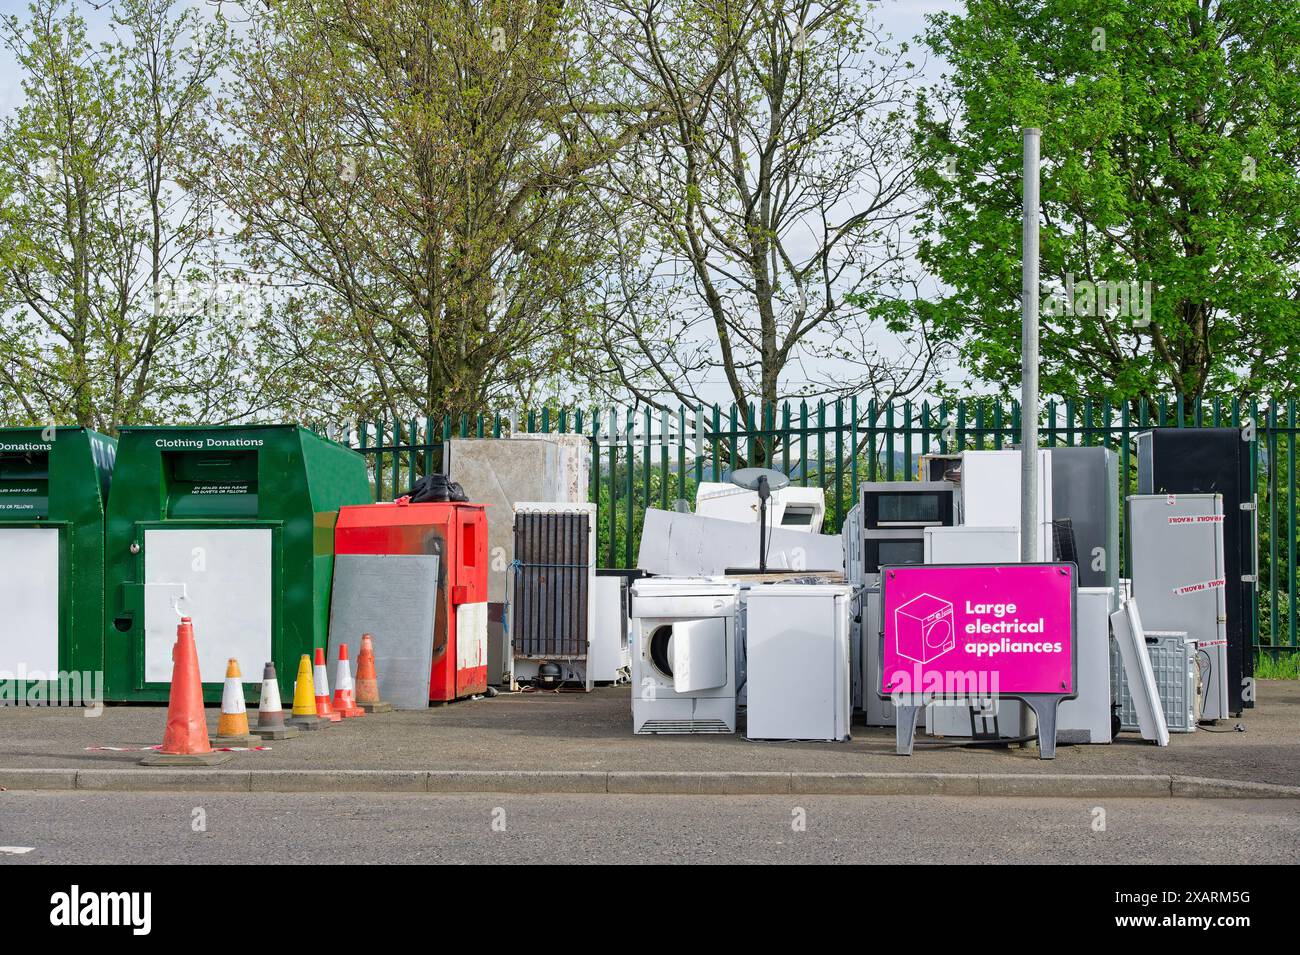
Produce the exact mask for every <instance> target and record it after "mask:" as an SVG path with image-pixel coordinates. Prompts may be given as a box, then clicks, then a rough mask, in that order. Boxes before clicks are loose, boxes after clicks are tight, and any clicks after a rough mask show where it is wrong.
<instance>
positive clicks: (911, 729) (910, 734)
mask: <svg viewBox="0 0 1300 955" xmlns="http://www.w3.org/2000/svg"><path fill="white" fill-rule="evenodd" d="M920 712H921V707H919V706H912V705H910V704H900V705H899V706H895V707H894V752H896V753H897V754H898V755H899V756H911V755H912V743H913V741H914V740H915V739H916V717H917V714H918V713H920Z"/></svg>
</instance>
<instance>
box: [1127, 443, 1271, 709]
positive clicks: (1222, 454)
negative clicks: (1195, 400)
mask: <svg viewBox="0 0 1300 955" xmlns="http://www.w3.org/2000/svg"><path fill="white" fill-rule="evenodd" d="M1243 434H1244V432H1243V431H1242V430H1241V429H1238V428H1153V429H1152V430H1150V431H1144V432H1142V433H1141V434H1139V435H1138V436H1137V438H1136V441H1137V467H1138V493H1139V494H1221V495H1223V515H1224V517H1223V551H1224V555H1223V556H1224V571H1225V574H1224V576H1225V577H1226V580H1225V583H1224V604H1225V607H1226V610H1227V617H1228V620H1227V637H1228V701H1229V711H1230V712H1231V713H1232V714H1233V715H1234V716H1239V715H1240V714H1241V711H1242V709H1243V707H1244V708H1247V709H1250V708H1252V707H1254V705H1255V701H1254V699H1253V694H1247V698H1246V699H1243V697H1242V689H1243V686H1244V681H1245V680H1247V679H1249V678H1251V677H1253V676H1254V674H1255V648H1254V645H1253V643H1254V638H1253V628H1252V627H1251V620H1250V615H1251V614H1252V613H1253V612H1254V611H1253V608H1254V604H1255V600H1254V598H1255V587H1256V586H1257V584H1258V566H1257V560H1258V548H1257V544H1258V538H1257V527H1256V523H1255V511H1256V500H1255V489H1254V487H1253V485H1252V483H1251V473H1252V470H1253V468H1252V465H1253V464H1254V454H1255V447H1256V446H1255V441H1254V439H1253V437H1252V438H1251V440H1243Z"/></svg>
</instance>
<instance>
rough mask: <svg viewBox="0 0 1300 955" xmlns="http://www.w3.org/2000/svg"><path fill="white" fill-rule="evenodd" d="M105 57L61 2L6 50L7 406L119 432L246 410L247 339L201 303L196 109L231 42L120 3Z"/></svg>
mask: <svg viewBox="0 0 1300 955" xmlns="http://www.w3.org/2000/svg"><path fill="white" fill-rule="evenodd" d="M112 26H113V29H114V31H115V34H116V35H115V38H114V41H113V42H110V43H106V44H103V45H101V46H95V45H94V44H92V42H91V41H90V39H89V37H88V29H87V24H86V21H85V20H84V19H83V18H82V16H81V15H80V14H79V13H78V12H77V10H76V8H75V7H72V6H71V5H69V4H68V3H66V2H64V0H36V2H34V3H33V4H32V5H31V7H30V14H29V16H28V18H27V19H26V20H20V19H19V18H18V17H16V16H8V17H5V18H4V20H3V23H2V24H0V37H2V38H3V42H4V43H5V45H6V46H7V47H8V49H9V50H10V52H11V53H12V54H13V56H14V58H15V60H16V62H17V65H18V69H19V72H20V75H21V83H22V90H23V94H24V96H23V100H22V102H21V104H20V105H19V107H18V108H17V109H16V110H15V111H14V112H13V113H12V114H11V115H10V116H8V117H6V118H5V119H4V120H3V121H2V122H0V191H3V197H4V202H3V207H2V208H0V316H2V318H0V407H2V408H3V411H4V412H5V413H6V416H7V417H8V418H9V420H11V421H26V422H31V423H47V422H58V423H69V422H72V423H76V424H80V425H85V426H92V427H95V428H99V429H103V430H107V431H114V430H115V429H116V428H117V427H118V425H120V424H123V423H132V422H137V421H147V420H154V419H157V418H158V417H161V416H165V417H168V418H171V419H173V420H176V419H181V420H184V419H187V418H188V419H203V420H212V419H213V418H214V417H215V418H218V419H220V417H221V416H226V415H229V414H231V413H232V408H234V407H236V406H239V407H246V397H245V396H246V393H247V388H248V386H249V382H248V381H247V379H246V377H241V376H240V375H239V374H238V367H239V365H240V362H239V360H238V348H239V332H240V331H241V327H240V325H239V323H238V322H237V321H235V320H234V318H233V316H231V315H219V314H215V313H214V310H213V309H212V308H211V307H210V301H209V299H210V296H208V295H207V294H206V292H205V290H206V289H207V288H209V287H210V286H211V283H212V281H213V280H214V278H213V274H212V271H211V269H210V268H208V267H207V266H206V265H205V261H206V255H207V252H206V250H207V248H208V239H209V237H210V235H211V232H212V228H211V221H212V202H211V199H210V198H209V197H207V196H206V195H205V194H204V193H203V192H202V191H201V190H199V189H196V188H195V184H196V183H197V182H199V181H200V180H201V179H202V178H203V171H202V169H203V166H204V164H205V159H204V157H203V156H202V155H201V154H199V153H196V152H195V151H194V150H193V148H192V145H191V144H192V141H193V136H194V131H195V124H196V123H197V122H198V116H199V107H200V105H201V103H202V102H203V100H204V99H205V98H206V96H207V86H208V83H209V82H210V80H211V78H212V76H213V75H214V73H215V71H216V69H217V68H218V64H219V62H220V51H221V47H222V37H223V30H222V28H221V26H220V25H219V23H213V22H211V21H207V20H204V19H202V18H200V16H199V15H198V13H197V12H195V11H193V10H188V9H187V10H183V11H179V12H178V11H177V10H175V9H174V3H173V0H122V2H121V3H120V4H119V5H118V7H116V8H115V12H114V15H113V22H112Z"/></svg>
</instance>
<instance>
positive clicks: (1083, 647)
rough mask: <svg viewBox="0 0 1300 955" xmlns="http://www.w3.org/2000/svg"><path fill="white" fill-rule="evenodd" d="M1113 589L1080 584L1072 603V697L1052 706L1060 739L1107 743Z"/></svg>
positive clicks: (1076, 741)
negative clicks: (1073, 657)
mask: <svg viewBox="0 0 1300 955" xmlns="http://www.w3.org/2000/svg"><path fill="white" fill-rule="evenodd" d="M1114 603H1115V591H1113V590H1111V589H1110V588H1109V587H1080V588H1079V596H1078V600H1077V602H1076V604H1075V613H1076V615H1077V623H1076V626H1075V641H1076V643H1077V647H1076V650H1075V661H1076V666H1077V667H1078V669H1077V671H1076V676H1075V686H1074V688H1075V692H1076V693H1078V696H1077V697H1075V698H1074V699H1073V700H1062V701H1061V705H1060V706H1059V707H1057V710H1056V739H1057V742H1060V743H1109V742H1110V729H1111V709H1110V614H1111V607H1112V606H1113V605H1114Z"/></svg>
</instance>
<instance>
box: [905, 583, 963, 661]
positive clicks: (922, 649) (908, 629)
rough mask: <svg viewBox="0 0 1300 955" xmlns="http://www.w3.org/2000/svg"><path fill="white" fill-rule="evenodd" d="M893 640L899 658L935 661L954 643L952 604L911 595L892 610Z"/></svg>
mask: <svg viewBox="0 0 1300 955" xmlns="http://www.w3.org/2000/svg"><path fill="white" fill-rule="evenodd" d="M894 640H895V645H896V647H897V649H898V655H899V656H900V657H906V658H907V659H908V660H915V661H916V662H917V663H929V662H931V661H932V660H937V659H938V658H939V657H941V656H943V655H944V654H945V653H947V652H948V651H949V650H951V649H952V648H953V647H955V646H956V645H957V628H956V625H955V623H954V621H953V612H952V604H951V603H950V602H949V601H947V600H943V599H941V598H939V597H935V596H933V595H931V594H920V595H919V596H916V597H913V598H912V599H911V600H909V601H908V602H907V603H905V604H903V606H901V607H899V608H898V609H897V610H895V611H894Z"/></svg>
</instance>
